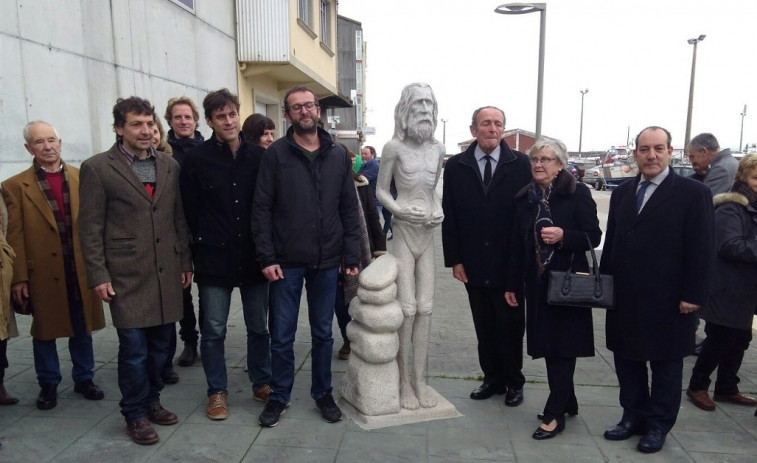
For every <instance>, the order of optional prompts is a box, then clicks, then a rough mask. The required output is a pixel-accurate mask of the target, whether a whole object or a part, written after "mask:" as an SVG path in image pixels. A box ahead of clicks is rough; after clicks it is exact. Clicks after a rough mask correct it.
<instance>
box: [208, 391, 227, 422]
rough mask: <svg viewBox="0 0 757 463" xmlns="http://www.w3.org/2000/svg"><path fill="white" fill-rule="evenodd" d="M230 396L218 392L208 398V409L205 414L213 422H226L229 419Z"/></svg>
mask: <svg viewBox="0 0 757 463" xmlns="http://www.w3.org/2000/svg"><path fill="white" fill-rule="evenodd" d="M228 398H229V396H228V394H226V393H225V392H223V391H218V392H216V393H215V394H212V395H211V396H210V397H208V408H207V410H205V414H206V415H208V418H210V419H211V420H225V419H226V418H228V417H229V406H228Z"/></svg>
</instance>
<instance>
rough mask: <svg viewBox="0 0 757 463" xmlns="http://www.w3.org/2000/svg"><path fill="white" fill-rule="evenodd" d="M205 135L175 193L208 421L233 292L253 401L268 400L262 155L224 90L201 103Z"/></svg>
mask: <svg viewBox="0 0 757 463" xmlns="http://www.w3.org/2000/svg"><path fill="white" fill-rule="evenodd" d="M202 105H203V108H204V110H205V120H206V121H207V123H208V125H209V126H210V127H211V128H212V129H213V136H212V137H210V139H208V140H207V141H206V142H204V143H203V144H202V145H200V146H199V147H197V148H195V149H193V150H192V151H190V152H189V153H188V154H187V157H186V159H185V160H184V165H183V166H182V168H181V194H182V199H183V201H184V208H185V211H186V212H185V215H186V217H187V224H188V225H189V229H190V231H191V232H192V259H193V262H194V268H195V278H196V281H197V286H198V288H199V292H200V306H201V307H200V308H201V310H202V312H203V319H202V338H201V343H200V351H201V353H202V366H203V368H204V369H205V377H206V379H207V382H208V391H207V393H208V397H209V400H208V408H207V410H206V414H207V416H208V418H210V419H211V420H224V419H226V418H227V416H228V407H227V399H228V382H227V377H226V359H225V357H224V342H225V340H226V322H227V320H228V318H229V306H230V304H231V292H232V290H233V289H234V288H235V287H238V288H239V292H240V294H241V296H242V311H243V313H244V321H245V325H246V326H247V366H248V374H249V378H250V381H251V382H252V390H253V397H252V398H253V399H254V400H259V401H261V402H265V401H267V400H268V393H269V392H270V389H269V387H268V383H269V382H270V380H271V357H270V356H271V354H270V349H269V342H270V336H269V334H268V323H267V309H268V282H267V281H266V279H265V278H264V277H263V275H262V273H260V268H259V267H258V264H257V262H256V261H255V245H254V243H253V240H252V228H251V220H252V199H253V194H254V192H255V179H256V178H257V173H258V167H259V165H260V159H261V157H262V150H253V145H251V144H248V143H247V142H246V141H245V140H244V137H243V136H241V134H240V130H241V124H240V121H239V99H238V98H237V96H236V95H233V94H231V93H230V92H229V91H228V90H227V89H225V88H224V89H221V90H218V91H215V92H210V93H208V95H207V96H206V97H205V100H204V101H203V103H202Z"/></svg>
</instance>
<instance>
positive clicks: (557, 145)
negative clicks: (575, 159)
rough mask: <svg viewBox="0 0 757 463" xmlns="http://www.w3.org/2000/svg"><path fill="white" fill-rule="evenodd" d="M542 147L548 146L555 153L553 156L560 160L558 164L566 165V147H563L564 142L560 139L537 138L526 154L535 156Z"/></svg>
mask: <svg viewBox="0 0 757 463" xmlns="http://www.w3.org/2000/svg"><path fill="white" fill-rule="evenodd" d="M544 148H550V149H551V150H552V152H553V153H555V157H556V158H557V160H558V161H560V164H562V165H563V166H566V165H568V149H567V148H566V147H565V143H563V142H561V141H560V140H553V139H547V138H539V139H538V140H536V143H534V146H532V147H531V148H530V149H529V150H528V155H529V156H535V155H536V153H538V152H539V151H540V150H542V149H544Z"/></svg>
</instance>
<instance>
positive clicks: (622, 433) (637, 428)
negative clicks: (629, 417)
mask: <svg viewBox="0 0 757 463" xmlns="http://www.w3.org/2000/svg"><path fill="white" fill-rule="evenodd" d="M641 434H644V433H643V432H642V426H641V425H639V424H634V423H631V422H630V421H621V422H620V423H618V424H616V425H615V426H613V427H611V428H610V429H608V430H607V431H605V439H607V440H626V439H628V438H630V437H631V436H633V435H636V436H639V435H641Z"/></svg>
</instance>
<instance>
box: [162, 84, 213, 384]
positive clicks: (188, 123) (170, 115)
mask: <svg viewBox="0 0 757 463" xmlns="http://www.w3.org/2000/svg"><path fill="white" fill-rule="evenodd" d="M165 118H166V122H167V123H168V126H169V127H170V129H169V130H168V144H169V145H171V149H172V150H173V158H174V159H175V160H176V162H178V163H179V166H181V165H182V164H183V163H184V158H185V157H186V155H187V152H188V151H189V150H191V149H192V148H194V147H195V146H198V145H199V144H200V143H202V142H203V141H205V138H204V137H203V136H202V134H201V133H200V132H199V131H198V130H197V127H198V126H199V123H198V121H199V120H200V113H199V112H198V111H197V107H196V106H195V103H194V101H192V100H191V99H190V98H188V97H185V96H182V97H179V98H171V99H170V100H168V104H167V105H166V114H165ZM183 307H184V316H183V317H182V319H181V320H180V321H179V326H180V327H181V328H180V329H179V335H180V336H181V340H182V342H184V350H183V351H182V352H181V354H180V355H179V360H178V362H177V363H178V364H179V366H182V367H188V366H191V365H192V364H193V363H195V360H197V341H198V339H199V334H200V333H199V332H198V331H197V329H196V328H195V325H196V324H197V318H195V308H194V304H192V286H189V287H187V288H186V289H185V290H184V300H183ZM199 319H200V327H201V326H202V311H200V314H199ZM170 349H171V351H170V359H171V361H170V362H168V364H167V365H166V368H165V370H163V374H162V376H163V381H164V382H165V383H168V384H172V383H175V382H177V381H178V380H179V376H178V375H177V374H176V373H175V372H174V370H173V365H172V363H173V356H174V354H175V353H176V334H175V333H174V334H173V338H172V340H171V346H170Z"/></svg>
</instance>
